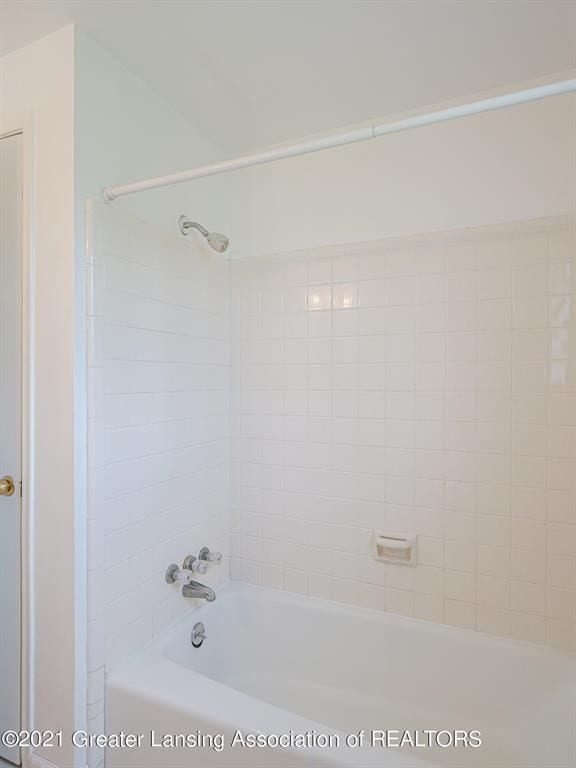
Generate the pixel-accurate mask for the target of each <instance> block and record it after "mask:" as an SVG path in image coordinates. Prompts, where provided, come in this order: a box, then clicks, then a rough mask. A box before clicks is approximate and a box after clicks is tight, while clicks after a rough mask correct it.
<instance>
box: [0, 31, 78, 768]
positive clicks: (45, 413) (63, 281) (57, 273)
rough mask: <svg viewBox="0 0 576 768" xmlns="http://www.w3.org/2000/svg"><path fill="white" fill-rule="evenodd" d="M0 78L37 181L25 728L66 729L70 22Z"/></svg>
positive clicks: (12, 58)
mask: <svg viewBox="0 0 576 768" xmlns="http://www.w3.org/2000/svg"><path fill="white" fill-rule="evenodd" d="M0 77H1V85H0V93H1V100H2V114H1V123H2V130H13V129H15V128H16V129H17V128H24V129H25V154H26V157H25V163H26V167H25V178H26V180H27V181H30V182H31V184H32V189H31V198H30V201H29V202H30V208H29V210H28V211H27V213H28V215H29V216H30V218H29V219H27V222H26V223H27V234H28V233H29V234H30V238H31V239H30V253H31V258H32V261H33V270H32V272H33V274H31V275H28V276H27V278H28V279H29V280H30V284H31V290H32V296H33V303H34V310H35V314H34V317H33V318H32V320H31V328H30V331H31V337H32V340H31V349H30V357H31V359H30V363H31V367H32V370H33V375H34V379H33V384H32V391H31V398H32V402H33V410H32V412H31V413H30V418H31V421H30V425H29V441H30V449H31V474H30V476H29V477H25V478H24V501H25V503H26V504H28V506H29V510H30V522H31V527H30V553H29V554H30V557H31V560H32V561H31V562H30V563H29V564H30V574H31V583H30V589H31V593H32V594H31V599H32V609H33V620H32V624H31V631H32V632H33V642H32V647H31V649H30V651H31V657H32V665H33V666H32V677H31V680H30V685H29V688H30V690H29V691H26V695H27V696H28V697H29V709H30V718H31V719H30V722H28V727H32V728H39V729H49V728H52V729H58V728H62V729H64V730H65V731H68V730H70V731H71V730H72V729H73V728H74V727H80V726H81V725H82V723H83V722H84V717H85V705H84V692H83V690H82V688H79V689H76V686H75V678H76V676H77V675H78V674H79V675H82V674H83V672H82V670H83V666H84V663H85V654H84V647H85V632H84V621H83V608H82V602H83V597H84V583H85V576H84V573H85V569H84V568H83V563H84V559H83V557H82V549H83V547H82V544H81V541H82V531H83V524H82V519H83V507H82V505H81V504H80V503H79V496H78V487H77V482H76V480H77V476H76V471H77V465H76V457H77V456H79V455H80V456H82V455H83V453H84V451H83V446H82V435H83V427H82V424H80V425H79V424H78V423H77V422H76V423H75V421H74V409H73V407H72V405H71V404H72V403H73V402H74V398H75V380H74V373H75V361H74V349H75V345H76V343H77V339H76V332H77V327H76V325H75V322H74V318H75V310H76V306H75V302H76V292H75V274H76V271H75V249H74V33H73V29H72V27H67V28H65V29H62V30H60V31H59V32H56V33H55V34H52V35H50V36H48V37H46V38H44V39H42V40H40V41H38V42H37V43H34V44H33V45H30V46H27V47H26V48H22V49H21V50H18V51H15V52H14V53H11V54H9V55H8V56H6V57H4V58H2V59H1V60H0ZM79 564H80V565H81V566H82V568H79V567H78V566H79ZM55 691H57V692H58V694H57V695H55V693H54V692H55ZM35 752H36V754H38V755H41V756H43V757H44V758H46V759H48V760H50V761H53V762H54V763H56V764H59V765H66V766H72V765H73V764H74V757H73V755H72V750H71V747H70V744H69V742H68V740H66V741H65V742H64V744H63V746H62V748H57V747H54V748H52V749H46V748H44V749H42V748H38V749H37V750H35ZM77 759H78V760H79V761H80V760H81V759H82V756H81V755H77Z"/></svg>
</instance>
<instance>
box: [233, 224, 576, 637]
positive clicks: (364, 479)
mask: <svg viewBox="0 0 576 768" xmlns="http://www.w3.org/2000/svg"><path fill="white" fill-rule="evenodd" d="M575 267H576V264H575V249H574V235H573V232H572V231H571V230H570V227H569V224H568V221H567V220H565V219H555V220H543V221H532V222H527V223H521V224H513V225H510V226H502V227H497V228H490V229H475V230H465V231H460V232H448V233H441V234H437V235H434V236H430V237H422V238H412V239H405V240H394V241H382V242H378V243H371V244H368V245H366V244H363V245H359V246H351V247H345V248H339V249H331V250H327V249H323V250H321V251H317V252H310V253H304V254H302V253H299V254H291V255H289V256H287V257H285V258H282V257H275V258H268V259H246V260H242V261H239V262H233V264H232V272H231V279H232V308H231V309H232V314H233V322H232V350H231V355H232V387H231V393H232V401H231V402H232V416H231V455H232V469H231V472H232V506H233V534H232V543H231V546H232V555H233V557H232V574H233V576H234V577H236V578H239V579H243V580H247V581H250V582H254V583H259V584H264V585H266V586H269V587H273V588H278V589H286V590H290V591H294V592H302V593H305V594H310V595H314V596H320V597H328V598H331V599H334V600H338V601H342V602H347V603H352V604H358V605H366V606H370V607H373V608H379V609H382V610H388V611H393V612H397V613H402V614H407V615H411V616H412V615H413V616H416V617H419V618H423V619H428V620H432V621H437V622H445V623H448V624H453V625H457V626H462V627H469V628H476V629H478V630H481V631H485V632H491V633H496V634H501V635H506V636H512V637H514V638H520V639H525V640H530V641H534V642H542V643H549V644H552V645H555V646H561V647H567V648H573V649H574V648H576V321H575V302H576V293H575V284H576V278H575ZM373 528H381V529H387V530H389V531H392V532H399V533H411V534H418V542H419V565H418V566H417V567H416V568H413V569H411V568H406V567H402V566H394V565H386V564H382V563H377V562H375V561H373V560H372V558H371V555H370V540H371V532H372V529H373Z"/></svg>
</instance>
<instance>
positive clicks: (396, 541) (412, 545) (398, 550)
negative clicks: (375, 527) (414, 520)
mask: <svg viewBox="0 0 576 768" xmlns="http://www.w3.org/2000/svg"><path fill="white" fill-rule="evenodd" d="M373 544H374V559H375V560H381V561H382V562H384V563H396V565H416V536H401V535H398V534H389V533H383V532H382V531H374V539H373Z"/></svg>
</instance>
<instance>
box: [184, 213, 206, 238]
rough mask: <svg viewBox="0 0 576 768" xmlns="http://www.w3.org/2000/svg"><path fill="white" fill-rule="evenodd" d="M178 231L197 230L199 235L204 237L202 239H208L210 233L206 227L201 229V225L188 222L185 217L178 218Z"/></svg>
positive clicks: (195, 222)
mask: <svg viewBox="0 0 576 768" xmlns="http://www.w3.org/2000/svg"><path fill="white" fill-rule="evenodd" d="M180 229H181V230H185V229H197V230H198V232H200V234H202V235H204V237H208V235H209V234H210V232H208V230H207V229H206V227H203V226H202V224H198V222H197V221H190V219H187V218H186V217H185V216H181V217H180Z"/></svg>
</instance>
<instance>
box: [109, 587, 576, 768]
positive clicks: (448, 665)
mask: <svg viewBox="0 0 576 768" xmlns="http://www.w3.org/2000/svg"><path fill="white" fill-rule="evenodd" d="M197 621H202V622H203V623H204V624H205V626H206V633H207V636H208V638H207V640H206V641H205V643H204V644H203V646H202V647H201V648H198V649H196V648H193V647H192V645H191V643H190V632H191V629H192V626H193V624H194V623H195V622H197ZM106 711H107V721H106V722H107V729H106V730H107V733H108V734H112V733H118V732H120V731H123V732H125V733H129V734H132V735H134V736H137V735H140V734H141V735H142V738H141V745H140V746H139V747H137V748H131V749H129V748H123V749H121V748H110V749H108V751H107V766H108V768H127V766H130V767H133V768H175V767H176V766H178V767H180V766H182V768H183V767H184V766H187V767H188V766H199V767H200V766H201V767H202V768H204V767H206V768H208V766H227V767H230V768H232V767H233V768H237V767H240V766H262V767H263V768H264V767H266V768H273V767H274V766H305V765H307V766H354V767H358V768H360V767H361V766H388V767H390V768H408V766H412V767H418V768H424V766H432V765H434V766H453V767H456V766H457V767H458V768H467V766H474V767H478V768H480V766H481V767H482V768H528V767H530V768H573V766H574V765H575V764H576V735H575V731H576V665H575V662H574V659H573V658H572V657H570V656H569V655H568V654H564V653H562V652H557V651H553V650H549V649H545V648H540V647H538V646H532V645H529V644H527V643H519V642H512V641H508V640H504V639H500V638H495V637H490V636H486V635H482V634H478V633H473V632H468V631H465V630H458V629H451V628H447V627H443V626H439V625H435V624H430V623H427V622H423V621H418V620H415V619H404V618H400V617H397V616H392V615H390V614H384V613H379V612H376V611H371V610H367V609H359V608H349V607H344V606H340V605H337V604H335V603H329V602H325V601H321V600H315V599H310V598H304V597H299V596H294V595H289V594H286V593H282V592H276V591H272V590H267V589H261V588H257V587H252V586H248V585H243V584H240V583H236V582H231V583H230V584H228V585H227V586H226V587H225V588H224V589H223V590H221V591H220V592H219V593H218V599H217V601H216V602H215V603H213V604H206V605H205V606H203V607H202V608H201V609H200V610H199V611H197V612H194V613H193V615H192V616H190V617H189V618H187V619H186V620H185V621H182V622H180V623H179V624H178V625H176V626H175V627H174V628H172V629H171V630H170V631H169V632H168V633H166V634H165V635H164V636H161V637H159V638H158V639H157V640H155V641H154V642H153V643H152V644H151V645H149V646H148V647H147V648H146V649H145V650H144V651H143V652H142V653H141V654H140V655H139V656H138V657H136V658H134V659H132V660H131V661H130V662H128V663H126V664H125V665H124V666H123V667H122V668H121V669H119V670H117V671H116V672H115V673H114V674H113V675H112V676H111V677H110V679H109V680H108V683H107V710H106ZM372 729H374V730H377V731H380V730H385V729H389V731H391V733H390V736H389V738H390V739H391V740H392V741H394V740H395V739H398V738H399V737H400V735H401V733H400V732H403V731H410V732H413V731H416V730H420V731H423V730H424V729H427V730H436V731H439V730H447V731H451V732H453V731H455V730H462V731H463V730H476V731H480V733H481V740H482V745H481V746H480V747H473V746H467V747H466V746H462V745H460V746H458V747H438V746H432V747H427V746H414V747H409V746H403V747H395V746H388V747H381V746H377V747H369V746H363V747H359V748H355V747H346V746H342V745H343V744H344V743H345V738H346V736H347V734H350V733H352V734H357V733H358V731H360V730H364V732H365V735H364V739H365V740H366V741H370V738H371V735H372V734H371V730H372ZM237 730H240V731H241V732H242V734H243V736H244V737H246V735H247V734H249V733H252V734H256V733H258V732H259V733H262V734H266V735H267V736H271V735H276V736H277V735H280V734H284V735H285V736H284V737H285V738H289V736H290V732H293V733H294V734H304V733H306V732H315V733H316V734H317V735H318V738H319V735H320V734H322V735H323V736H325V737H326V738H328V737H331V738H332V740H333V741H334V740H335V738H336V737H339V739H340V744H341V746H340V747H336V746H332V747H331V748H322V747H320V746H318V747H317V748H315V749H307V748H294V747H293V748H290V747H286V748H282V747H278V748H274V749H272V748H269V747H265V748H258V747H256V748H248V747H242V746H239V745H238V746H235V747H232V746H230V743H231V740H232V738H233V735H234V733H235V732H236V731H237ZM152 731H154V736H153V738H154V741H155V742H156V743H159V742H160V741H161V739H162V737H163V736H164V735H165V734H169V735H171V734H175V735H180V734H189V735H190V743H191V744H193V742H194V738H196V739H198V738H199V737H200V738H202V737H204V738H208V736H212V737H215V738H216V739H217V738H218V737H219V735H222V736H223V739H224V744H225V746H224V749H223V750H222V751H217V750H215V749H213V748H212V747H211V746H205V747H195V746H186V747H177V748H166V747H158V746H152V745H151V738H152V737H151V735H150V733H151V732H152ZM396 731H397V732H399V733H397V734H396V733H395V732H396ZM378 735H379V734H376V736H378ZM418 737H419V738H420V741H421V743H427V740H428V738H430V740H431V741H432V743H434V741H435V736H434V734H431V735H430V736H429V737H428V735H426V734H423V733H420V734H419V735H418ZM352 738H354V737H352ZM439 738H440V741H441V742H442V743H446V742H447V741H448V740H449V738H450V736H449V735H448V736H446V735H442V736H441V737H439ZM460 738H464V737H463V736H462V735H460Z"/></svg>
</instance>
